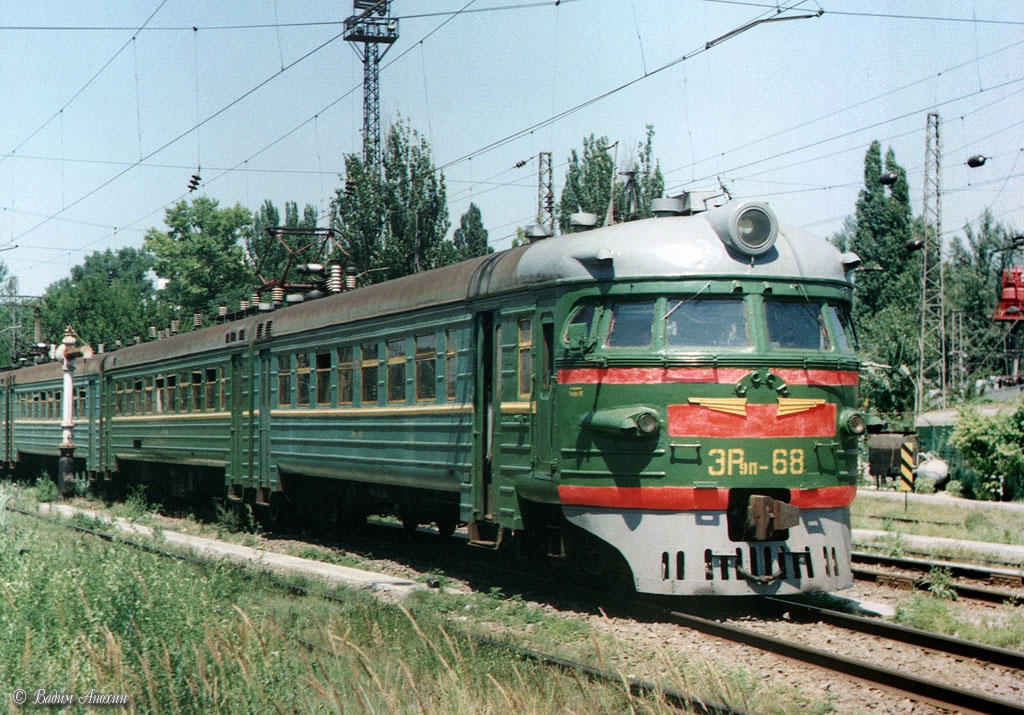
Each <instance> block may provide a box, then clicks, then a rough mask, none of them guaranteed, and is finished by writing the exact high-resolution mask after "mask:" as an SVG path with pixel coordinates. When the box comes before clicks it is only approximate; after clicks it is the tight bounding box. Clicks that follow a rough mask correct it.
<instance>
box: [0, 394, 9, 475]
mask: <svg viewBox="0 0 1024 715" xmlns="http://www.w3.org/2000/svg"><path fill="white" fill-rule="evenodd" d="M0 385H2V386H0V390H2V391H3V392H2V393H0V414H2V417H3V430H4V432H3V444H2V445H0V451H2V454H0V459H2V461H3V462H4V463H5V464H9V463H10V462H11V397H10V394H11V386H10V380H3V382H2V384H0Z"/></svg>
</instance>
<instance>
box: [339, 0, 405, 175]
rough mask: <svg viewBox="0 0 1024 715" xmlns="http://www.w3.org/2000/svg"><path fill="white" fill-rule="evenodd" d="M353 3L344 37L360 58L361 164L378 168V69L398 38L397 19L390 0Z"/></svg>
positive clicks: (366, 0)
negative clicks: (361, 62)
mask: <svg viewBox="0 0 1024 715" xmlns="http://www.w3.org/2000/svg"><path fill="white" fill-rule="evenodd" d="M352 6H353V8H352V16H351V17H349V18H348V19H346V20H345V39H346V40H348V41H349V42H351V43H353V47H355V49H356V54H357V55H359V58H360V59H361V60H362V61H363V164H365V165H366V166H367V167H373V168H374V169H377V170H379V167H380V81H379V68H380V61H381V59H383V57H384V55H385V54H387V51H388V50H389V49H390V48H391V45H392V44H394V42H395V40H397V39H398V20H397V19H396V18H393V17H391V16H390V15H389V13H390V11H391V2H390V0H353V2H352ZM360 44H361V45H362V50H360V49H359V45H360ZM381 45H384V51H383V52H381V51H380V46H381Z"/></svg>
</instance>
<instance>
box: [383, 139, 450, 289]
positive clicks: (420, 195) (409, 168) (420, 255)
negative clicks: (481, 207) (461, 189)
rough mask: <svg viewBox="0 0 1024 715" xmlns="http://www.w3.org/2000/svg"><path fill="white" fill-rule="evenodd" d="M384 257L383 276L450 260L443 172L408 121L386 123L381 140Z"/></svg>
mask: <svg viewBox="0 0 1024 715" xmlns="http://www.w3.org/2000/svg"><path fill="white" fill-rule="evenodd" d="M383 155H384V156H383V165H384V210H385V227H386V233H385V243H384V262H385V265H386V266H387V268H388V270H387V276H388V278H397V277H398V276H404V275H408V274H410V273H419V272H420V271H425V270H428V269H430V268H436V267H437V266H440V265H444V264H445V263H446V262H451V257H452V255H453V251H452V250H451V247H446V246H445V245H444V243H445V238H444V237H445V234H446V233H447V232H448V227H449V226H450V225H451V222H450V221H449V220H448V206H447V200H446V193H445V186H444V175H443V174H440V173H439V172H438V171H436V170H435V169H434V162H433V159H432V158H431V155H430V146H429V145H428V144H427V141H426V140H425V139H424V138H423V137H421V136H420V135H419V133H418V132H417V131H416V130H415V129H413V128H412V127H410V126H409V125H408V124H407V123H404V122H396V123H395V124H392V125H391V128H390V130H389V131H388V135H387V138H386V140H385V143H384V151H383Z"/></svg>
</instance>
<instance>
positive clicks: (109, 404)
mask: <svg viewBox="0 0 1024 715" xmlns="http://www.w3.org/2000/svg"><path fill="white" fill-rule="evenodd" d="M102 379H103V390H102V394H101V396H100V413H99V440H98V443H99V452H100V461H99V465H100V466H99V468H100V469H101V470H103V471H105V472H113V471H115V470H116V469H117V465H116V463H115V460H114V455H113V450H111V449H110V426H111V421H112V420H111V418H112V417H113V415H114V401H115V397H114V379H113V378H112V377H111V376H110V375H103V378H102Z"/></svg>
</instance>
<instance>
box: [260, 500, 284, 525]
mask: <svg viewBox="0 0 1024 715" xmlns="http://www.w3.org/2000/svg"><path fill="white" fill-rule="evenodd" d="M291 515H292V504H291V501H290V500H289V499H288V497H287V496H285V494H284V492H274V493H272V494H271V495H270V498H269V499H268V500H267V505H266V506H265V507H262V508H261V509H260V510H259V516H260V521H262V522H263V523H264V524H266V525H267V526H269V527H281V526H284V525H285V524H287V523H288V522H289V521H290V517H291Z"/></svg>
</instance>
